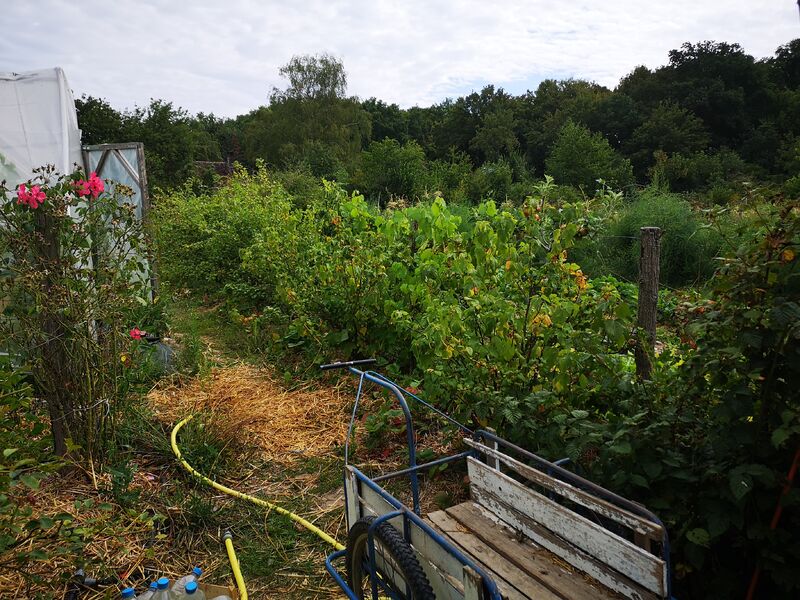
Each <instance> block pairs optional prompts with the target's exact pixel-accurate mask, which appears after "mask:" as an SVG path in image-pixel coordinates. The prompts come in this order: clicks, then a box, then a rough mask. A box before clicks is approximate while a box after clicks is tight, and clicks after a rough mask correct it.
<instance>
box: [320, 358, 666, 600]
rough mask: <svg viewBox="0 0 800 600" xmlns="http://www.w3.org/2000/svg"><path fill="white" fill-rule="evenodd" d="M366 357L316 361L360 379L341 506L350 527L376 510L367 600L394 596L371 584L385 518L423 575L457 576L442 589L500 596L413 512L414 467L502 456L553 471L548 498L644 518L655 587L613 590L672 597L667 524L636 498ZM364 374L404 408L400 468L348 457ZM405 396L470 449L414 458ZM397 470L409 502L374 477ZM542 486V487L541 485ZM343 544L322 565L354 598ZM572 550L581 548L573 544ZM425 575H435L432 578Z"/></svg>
mask: <svg viewBox="0 0 800 600" xmlns="http://www.w3.org/2000/svg"><path fill="white" fill-rule="evenodd" d="M373 362H374V361H373V360H371V359H370V360H362V361H349V362H344V363H333V364H330V365H323V366H322V367H321V368H322V369H325V370H327V369H334V368H346V369H348V370H349V371H350V373H352V374H353V375H354V376H356V377H357V378H358V379H359V385H358V392H357V394H356V400H355V403H354V405H353V411H352V415H351V419H350V425H349V428H348V432H347V440H346V442H345V506H346V512H347V522H348V527H352V526H353V523H354V522H355V520H356V519H357V518H358V517H360V516H364V515H363V513H364V511H365V510H368V511H370V512H371V513H372V514H374V516H376V517H377V518H376V519H375V520H374V521H373V522H372V524H371V525H370V527H369V535H368V551H369V573H370V579H371V588H372V598H373V600H378V598H385V597H391V598H396V597H397V596H396V594H392V592H391V591H390V590H386V589H379V586H378V584H377V580H378V579H379V578H378V577H376V576H375V573H376V558H375V544H374V532H375V529H376V528H377V527H378V526H379V525H380V524H381V523H384V522H387V521H389V522H391V523H392V525H393V526H395V527H396V528H397V529H398V531H400V532H401V533H402V535H403V537H404V539H405V540H406V541H407V542H408V543H409V544H410V545H411V546H412V547H413V548H414V549H415V551H416V552H417V554H418V556H419V558H420V559H421V560H420V563H421V564H423V563H427V562H428V561H430V563H431V564H423V566H424V567H426V568H425V570H426V572H427V573H428V574H429V579H430V578H431V577H433V578H439V579H442V580H443V581H444V580H449V581H450V582H452V580H453V579H454V577H455V578H456V579H458V578H459V576H460V580H461V583H460V584H458V583H457V584H456V585H457V586H458V588H457V589H458V593H457V594H456V595H453V589H452V585H450V587H447V586H448V585H449V584H442V583H441V581H440V582H439V585H438V587H440V588H442V586H443V585H444V586H445V587H446V588H447V592H446V593H444V595H447V596H448V597H454V598H460V597H463V598H468V599H470V600H472V599H474V600H484V599H492V600H499V599H501V598H502V595H501V591H500V589H499V588H498V584H497V583H496V582H495V580H494V578H493V576H492V574H491V573H489V572H487V569H485V568H483V567H482V566H481V565H479V564H477V562H476V561H475V560H473V559H472V558H471V557H469V556H467V555H466V553H464V552H462V551H461V550H460V549H459V548H457V547H456V546H455V545H454V544H453V543H452V542H451V541H449V540H448V539H447V538H446V537H445V536H444V535H442V533H441V532H440V531H438V530H437V529H436V528H434V527H433V526H432V525H431V523H430V522H429V521H427V520H426V519H424V518H423V517H422V515H421V514H420V501H419V474H420V473H421V472H425V471H428V470H429V469H431V468H433V467H437V466H440V465H445V464H450V463H454V462H456V461H468V462H469V463H470V465H471V466H475V467H477V462H476V461H484V462H489V463H494V464H495V467H494V468H495V469H497V471H498V472H499V471H500V463H501V461H502V462H503V463H505V464H507V465H511V466H512V468H514V467H516V468H517V469H518V472H520V473H523V474H525V473H526V470H525V469H528V468H529V467H530V469H529V470H530V473H531V474H532V476H534V477H536V478H537V479H536V483H542V481H543V479H542V476H543V474H546V477H547V478H551V479H552V482H548V481H544V483H545V484H549V483H552V485H550V486H549V487H550V489H551V490H553V491H551V492H548V493H547V497H549V498H554V497H555V494H561V495H562V496H565V497H567V498H568V499H570V500H573V501H576V502H577V503H578V504H583V505H584V506H588V507H589V508H590V509H594V508H596V507H598V506H599V507H600V508H601V510H600V512H601V513H602V515H603V516H608V515H611V517H612V518H613V517H614V516H615V515H613V514H612V513H613V510H619V511H620V514H621V515H622V516H623V517H625V518H624V519H621V520H618V522H622V523H628V522H631V523H633V524H634V527H635V526H636V524H637V523H638V524H640V525H641V524H642V523H643V524H645V525H647V526H648V529H652V530H653V531H654V532H655V535H654V536H653V539H654V540H655V541H656V542H657V543H658V546H659V552H658V553H657V555H658V557H659V559H660V562H658V564H657V566H658V567H659V568H660V570H659V571H658V573H657V577H656V578H655V579H654V581H656V582H657V583H656V584H655V586H654V587H651V591H647V590H643V589H642V588H639V587H637V586H636V584H633V587H632V588H631V589H632V590H633V591H631V590H628V589H626V587H625V585H623V586H622V589H617V590H615V591H617V592H621V593H623V595H629V596H630V597H652V598H671V579H672V578H671V566H670V557H669V554H670V551H669V538H668V536H667V531H666V527H664V526H663V524H662V522H661V521H660V520H659V518H658V517H657V516H656V515H655V514H653V513H652V512H650V511H649V510H647V509H646V508H645V507H643V506H641V505H640V504H637V503H635V502H632V501H630V500H627V499H625V498H623V497H621V496H619V495H617V494H615V493H613V492H611V491H609V490H606V489H605V488H602V487H600V486H598V485H597V484H594V483H592V482H591V481H588V480H586V479H584V478H582V477H580V476H578V475H576V474H575V473H573V472H571V471H569V470H567V469H565V468H564V467H563V466H562V465H563V464H565V463H566V462H568V459H562V460H560V461H555V462H551V461H548V460H545V459H543V458H541V457H539V456H536V455H535V454H532V453H531V452H528V451H527V450H525V449H523V448H520V447H519V446H516V445H514V444H512V443H510V442H508V441H506V440H504V439H502V438H500V437H498V436H497V435H495V434H494V433H493V432H491V431H485V430H478V431H472V430H470V429H469V428H467V427H466V426H464V425H463V424H461V423H459V422H457V421H455V420H454V419H452V418H451V417H450V416H448V415H446V414H445V413H443V412H441V411H440V410H438V409H437V408H435V407H434V406H431V405H430V404H429V403H427V402H425V401H424V400H422V399H421V398H419V397H418V396H416V395H415V394H412V393H411V392H409V391H407V390H404V389H402V388H401V387H400V386H399V385H398V384H396V383H395V382H393V381H391V380H390V379H388V378H386V377H385V376H383V375H381V374H379V373H376V372H374V371H363V370H361V369H360V368H359V367H361V366H364V365H367V364H371V363H373ZM365 382H369V383H373V384H375V385H378V386H380V387H382V388H384V389H386V390H388V391H389V392H390V393H391V394H392V395H393V396H394V398H395V399H396V401H397V403H398V404H399V406H400V408H401V410H402V412H403V415H404V419H405V428H406V438H407V444H408V467H407V468H405V469H402V470H399V471H395V472H392V473H387V474H384V475H380V476H378V477H373V478H370V477H368V476H367V475H365V474H364V473H363V472H362V471H361V470H359V469H358V468H356V467H354V466H353V465H351V464H349V458H350V457H349V453H350V439H351V436H352V433H353V427H354V424H355V419H356V413H357V410H358V405H359V402H360V399H361V396H362V393H363V391H364V385H365ZM406 397H410V398H412V399H413V400H415V401H416V402H418V403H419V404H421V405H422V406H424V407H426V408H427V409H428V410H431V411H433V412H435V413H436V414H438V415H439V416H441V417H442V418H444V419H446V420H447V421H448V422H450V423H451V424H453V425H454V426H456V427H457V428H459V429H460V430H461V431H462V432H463V433H464V434H465V435H466V436H468V438H465V440H464V441H465V443H467V445H469V446H471V449H470V450H467V451H465V452H461V453H458V454H454V455H452V456H447V457H443V458H439V459H437V460H433V461H430V462H427V463H424V464H421V465H420V464H417V452H416V438H415V435H414V427H413V422H412V417H411V410H410V409H409V405H408V402H407V401H406ZM512 454H513V455H514V456H517V457H519V461H518V460H517V459H516V458H513V457H512ZM498 476H500V475H498ZM401 477H408V480H409V482H410V487H411V498H412V506H411V507H408V506H405V505H404V504H403V503H401V502H400V501H399V500H397V499H396V498H395V497H394V496H392V495H391V494H390V493H389V492H387V491H386V490H385V489H384V488H383V487H381V485H380V484H381V483H382V482H385V481H388V480H392V479H396V478H401ZM545 487H547V485H546V486H545ZM578 508H580V507H578ZM584 514H586V515H588V516H590V517H591V518H593V519H594V520H595V521H597V522H598V523H600V520H599V519H598V518H597V516H596V515H594V514H590V513H588V512H586V511H584ZM611 535H613V534H611ZM346 552H347V551H346V550H340V551H337V552H334V553H332V554H331V555H329V556H328V557H327V559H326V561H325V568H326V569H327V571H328V573H329V574H330V575H331V576H332V577H333V579H334V580H335V581H336V583H337V584H338V585H339V586H340V587H341V588H342V590H343V591H344V592H345V594H346V595H347V597H348V598H350V599H351V600H359V598H358V596H357V595H356V594H355V592H354V591H353V590H352V589H350V587H349V586H348V584H347V582H346V581H345V579H344V577H343V576H342V575H341V574H340V572H339V570H338V569H337V568H336V566H334V563H335V562H336V561H337V560H339V559H342V558H344V557H345V555H346ZM578 553H579V554H580V552H578ZM561 558H565V559H566V560H567V561H569V560H570V559H569V556H562V557H561ZM577 562H578V563H579V564H577V565H576V566H577V568H578V569H579V570H580V568H581V564H580V561H577ZM443 572H444V573H446V574H447V575H448V576H449V579H448V577H445V576H442V575H441V574H442V573H443ZM634 579H635V578H634ZM431 583H434V582H433V581H431ZM626 585H627V584H626ZM612 587H613V586H612ZM629 587H630V586H629ZM434 588H435V589H436V588H437V585H434ZM461 592H463V595H461ZM651 592H652V595H646V594H651ZM439 597H440V595H439V593H437V598H439ZM400 598H401V599H402V598H405V596H400Z"/></svg>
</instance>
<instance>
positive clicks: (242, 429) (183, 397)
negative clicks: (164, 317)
mask: <svg viewBox="0 0 800 600" xmlns="http://www.w3.org/2000/svg"><path fill="white" fill-rule="evenodd" d="M149 398H150V401H151V403H152V405H153V407H154V408H155V410H156V411H157V414H158V416H159V417H160V418H162V419H163V420H165V421H168V422H173V423H174V422H177V421H178V420H180V419H182V418H183V417H186V416H188V415H190V414H195V413H210V416H211V418H212V419H213V426H214V427H216V428H218V433H219V436H220V437H221V438H222V439H234V438H236V439H238V440H239V441H241V442H244V443H246V444H253V445H255V446H256V447H257V448H259V449H260V450H261V451H262V452H263V453H264V458H266V459H268V460H270V461H274V462H276V463H280V464H282V465H285V466H289V465H292V464H295V463H297V462H298V461H299V460H300V459H302V458H310V457H324V456H330V455H331V453H332V452H333V450H334V449H335V447H336V446H338V445H340V444H341V443H342V442H343V441H344V438H345V435H346V432H347V422H346V405H347V395H346V394H340V393H339V391H338V390H336V389H331V390H328V389H313V388H311V387H310V386H305V387H301V388H299V389H293V390H286V389H285V388H284V387H283V386H282V385H281V384H280V383H279V382H278V381H277V380H275V379H273V378H272V377H271V376H270V375H269V373H267V372H266V371H264V370H262V369H258V368H257V367H254V366H252V365H246V364H240V365H234V366H230V367H221V368H216V369H214V370H213V371H212V373H211V376H210V377H208V378H198V379H194V380H192V381H191V382H190V383H188V384H187V385H182V386H169V387H165V388H160V389H156V390H153V391H152V392H151V393H150V395H149Z"/></svg>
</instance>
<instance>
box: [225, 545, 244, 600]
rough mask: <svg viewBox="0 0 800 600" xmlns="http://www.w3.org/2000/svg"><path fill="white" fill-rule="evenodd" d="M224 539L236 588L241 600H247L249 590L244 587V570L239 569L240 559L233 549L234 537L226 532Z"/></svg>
mask: <svg viewBox="0 0 800 600" xmlns="http://www.w3.org/2000/svg"><path fill="white" fill-rule="evenodd" d="M222 539H223V540H224V541H225V550H226V551H227V552H228V560H229V561H231V570H232V571H233V578H234V579H235V580H236V587H237V588H239V600H247V588H246V587H245V586H244V577H242V569H241V568H240V567H239V559H238V558H236V550H234V549H233V535H231V532H230V531H226V532H225V535H223V536H222Z"/></svg>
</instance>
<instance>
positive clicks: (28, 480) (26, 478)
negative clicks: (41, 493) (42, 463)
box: [20, 473, 39, 490]
mask: <svg viewBox="0 0 800 600" xmlns="http://www.w3.org/2000/svg"><path fill="white" fill-rule="evenodd" d="M20 480H21V481H22V483H24V484H25V485H27V486H28V487H29V488H31V489H32V490H38V489H39V478H38V477H36V476H34V475H30V474H28V473H26V474H25V475H22V476H21V477H20Z"/></svg>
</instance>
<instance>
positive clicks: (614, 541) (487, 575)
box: [322, 360, 671, 600]
mask: <svg viewBox="0 0 800 600" xmlns="http://www.w3.org/2000/svg"><path fill="white" fill-rule="evenodd" d="M370 362H373V361H371V360H367V361H350V362H343V363H334V364H330V365H323V367H322V368H323V369H334V368H346V369H348V370H349V371H350V373H352V374H353V375H355V376H356V377H357V378H358V379H359V386H358V392H357V394H356V401H355V405H354V407H353V413H352V418H351V421H350V430H349V431H348V438H347V443H346V444H345V474H344V488H345V510H346V518H347V526H348V531H349V533H348V540H347V548H346V549H344V550H339V551H337V552H334V553H332V554H331V555H330V556H328V558H327V560H326V568H327V570H328V572H329V573H330V574H331V576H332V577H333V578H334V579H335V580H336V582H337V583H338V585H339V586H340V587H341V588H342V590H344V592H345V594H346V595H347V597H348V598H350V599H353V600H362V599H364V598H372V599H373V600H377V599H379V598H394V599H403V598H405V599H408V598H414V599H416V600H420V599H428V598H437V599H440V600H455V599H462V598H466V599H468V600H479V599H495V600H498V599H500V598H506V599H521V598H534V599H538V598H541V599H544V600H557V599H560V600H565V599H580V600H590V599H592V600H596V599H611V598H630V599H642V600H644V599H648V600H650V599H653V600H654V599H665V598H670V597H671V590H670V585H671V572H670V562H669V540H668V537H667V531H666V529H665V527H664V525H663V524H662V523H661V521H660V520H659V519H658V518H657V517H656V516H655V515H654V514H653V513H651V512H650V511H648V510H647V509H646V508H644V507H643V506H641V505H639V504H637V503H635V502H632V501H630V500H627V499H625V498H622V497H620V496H618V495H616V494H614V493H613V492H611V491H609V490H606V489H604V488H602V487H600V486H598V485H596V484H594V483H592V482H590V481H588V480H586V479H584V478H582V477H580V476H578V475H576V474H575V473H573V472H571V471H569V470H567V469H566V468H565V467H564V466H563V465H564V464H565V463H566V462H568V461H567V460H566V459H564V460H562V461H556V462H550V461H548V460H545V459H543V458H540V457H539V456H536V455H534V454H532V453H530V452H528V451H526V450H524V449H523V448H520V447H519V446H517V445H514V444H512V443H510V442H508V441H506V440H504V439H502V438H500V437H498V436H497V435H495V434H494V433H493V432H491V431H484V430H479V431H471V430H469V429H468V428H467V427H465V426H464V425H462V424H460V423H457V422H456V421H455V420H453V419H451V418H450V417H449V416H447V415H445V414H444V413H442V412H441V411H439V410H438V409H436V408H435V407H433V406H431V405H430V404H428V403H427V402H425V401H424V400H422V399H421V398H419V397H418V396H416V395H415V394H413V393H410V392H409V391H407V390H404V389H402V388H401V387H400V386H399V385H397V384H396V383H394V382H393V381H391V380H389V379H388V378H386V377H384V376H382V375H380V374H379V373H376V372H374V371H368V370H364V371H362V370H361V367H364V365H366V364H369V363H370ZM367 385H377V386H380V387H381V388H384V389H385V390H387V391H388V392H389V393H390V395H391V396H393V398H394V399H395V400H396V401H397V403H398V404H399V406H400V408H401V409H402V412H403V415H404V417H405V429H406V436H407V443H408V467H407V468H404V469H402V470H399V471H396V472H392V473H386V474H383V475H380V476H377V477H368V476H367V475H365V474H364V473H363V472H362V471H361V470H359V469H358V468H357V467H355V466H353V465H352V464H349V441H350V437H351V434H352V429H353V425H354V422H355V417H356V411H357V409H358V403H359V401H360V399H361V396H362V393H363V392H364V389H365V386H367ZM407 398H412V399H413V400H414V401H416V402H419V403H420V404H421V405H422V406H424V407H425V408H427V409H428V410H432V411H434V412H436V413H437V414H439V415H441V416H442V417H444V418H446V419H447V420H448V421H450V422H451V423H452V424H454V425H455V426H457V427H458V428H459V429H461V431H462V432H463V433H464V434H465V436H464V443H465V445H466V446H465V447H466V448H467V449H466V450H465V451H463V452H460V453H457V454H454V455H451V456H447V457H444V458H439V459H437V460H433V461H431V462H428V463H425V464H421V465H418V464H417V455H416V441H415V437H414V429H413V423H412V418H411V411H410V410H409V406H408V402H407ZM458 462H462V463H466V470H467V473H468V477H469V492H470V499H469V500H468V501H466V502H463V503H461V504H458V505H456V506H452V507H450V508H447V509H445V510H436V511H432V512H428V513H427V514H422V511H421V510H420V493H419V477H420V475H421V474H422V473H424V472H426V471H428V470H430V469H432V468H434V467H438V466H441V465H445V464H453V463H458ZM399 478H408V481H409V482H410V488H411V493H410V497H411V504H412V505H411V506H410V507H409V506H406V505H404V504H403V503H402V502H400V501H399V500H398V499H397V498H395V497H394V496H393V495H392V494H390V493H389V492H388V491H387V490H386V489H385V488H384V485H385V483H386V482H388V481H390V480H395V479H399ZM342 563H344V569H343V570H344V573H342V572H341V571H342Z"/></svg>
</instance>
